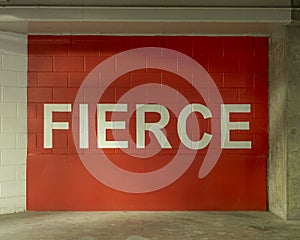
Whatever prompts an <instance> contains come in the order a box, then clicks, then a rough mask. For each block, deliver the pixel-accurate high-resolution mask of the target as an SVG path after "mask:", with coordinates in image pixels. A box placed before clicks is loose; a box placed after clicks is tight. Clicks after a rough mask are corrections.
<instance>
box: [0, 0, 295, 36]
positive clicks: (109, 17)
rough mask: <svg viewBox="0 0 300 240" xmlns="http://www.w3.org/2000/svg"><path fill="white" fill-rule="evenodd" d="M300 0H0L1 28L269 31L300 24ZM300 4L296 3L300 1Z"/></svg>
mask: <svg viewBox="0 0 300 240" xmlns="http://www.w3.org/2000/svg"><path fill="white" fill-rule="evenodd" d="M299 3H300V1H299V0H292V1H291V0H226V1H224V0H185V1H184V0H165V1H162V0H152V1H149V0H126V1H125V0H69V1H66V0H31V1H29V0H8V1H7V0H0V6H1V5H2V7H1V8H0V31H1V30H2V31H13V32H21V33H29V34H30V33H33V34H34V33H51V34H62V33H63V34H68V33H72V34H191V35H192V34H197V35H198V34H209V35H211V34H226V35H228V34H238V35H241V34H244V35H253V34H264V35H266V34H270V33H271V32H272V31H274V30H275V29H276V28H279V27H281V26H285V25H288V24H294V25H299V19H298V17H299V9H298V8H296V7H298V4H299ZM299 5H300V4H299Z"/></svg>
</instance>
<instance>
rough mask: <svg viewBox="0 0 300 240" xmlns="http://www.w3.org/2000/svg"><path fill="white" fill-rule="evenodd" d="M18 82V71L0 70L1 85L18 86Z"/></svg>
mask: <svg viewBox="0 0 300 240" xmlns="http://www.w3.org/2000/svg"><path fill="white" fill-rule="evenodd" d="M16 84H17V72H14V71H0V85H1V86H16Z"/></svg>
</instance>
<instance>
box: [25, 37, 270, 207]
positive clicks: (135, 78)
mask: <svg viewBox="0 0 300 240" xmlns="http://www.w3.org/2000/svg"><path fill="white" fill-rule="evenodd" d="M138 47H163V48H169V49H173V50H176V51H178V52H181V53H184V54H186V55H188V56H189V57H191V58H193V59H194V60H196V61H197V62H198V63H199V64H201V66H202V67H203V68H204V69H205V70H206V71H207V72H208V73H209V74H210V76H211V77H212V79H213V80H214V82H215V84H216V86H217V87H218V89H219V92H220V94H221V96H222V98H223V102H224V103H225V104H250V105H251V112H250V113H234V114H231V121H247V122H249V124H250V129H249V130H238V131H231V135H230V137H231V139H232V140H234V141H251V142H252V148H251V149H222V153H221V155H220V158H219V160H218V162H217V164H216V165H215V167H214V168H213V169H212V171H211V172H210V173H209V174H208V175H207V176H206V177H205V178H202V179H200V178H198V172H199V168H200V167H201V164H202V162H203V159H204V157H205V154H206V153H207V148H205V149H202V150H198V151H197V154H196V156H195V159H194V160H193V163H192V164H191V166H190V167H189V168H188V170H187V171H186V172H185V173H184V174H183V175H182V176H181V177H180V178H179V179H177V180H176V181H174V182H173V183H172V184H170V185H168V186H166V187H164V188H162V189H159V190H156V191H152V192H147V193H126V192H122V191H119V190H115V189H112V188H110V187H108V186H106V185H104V184H103V183H101V182H100V181H98V180H97V179H96V178H95V177H93V176H92V174H91V173H90V172H89V171H88V170H87V169H86V168H85V166H84V165H83V163H82V162H81V161H80V158H79V156H78V153H77V151H76V148H75V144H74V139H73V134H72V112H65V113H54V114H53V121H57V122H69V129H68V130H53V148H47V149H46V148H44V145H43V144H44V140H43V137H44V132H43V131H44V130H43V127H44V125H43V124H44V104H45V103H63V104H67V103H70V104H72V111H73V110H74V106H73V104H74V101H75V97H76V94H77V92H78V89H79V87H80V85H81V83H82V82H83V80H84V79H85V78H86V77H87V75H88V73H89V72H91V71H92V69H93V68H95V67H96V66H97V65H98V64H99V63H101V62H103V61H105V60H106V59H108V58H109V57H111V56H113V55H115V54H117V53H120V52H122V51H126V50H128V49H134V48H138ZM28 48H29V50H28V51H29V52H28V155H27V209H28V210H265V209H266V173H267V170H266V158H267V152H268V132H267V129H268V38H264V37H181V36H174V37H161V36H153V37H148V36H147V37H146V36H141V37H137V36H131V37H125V36H124V37H121V36H29V38H28ZM112 71H113V70H112ZM143 83H158V84H163V85H168V86H170V87H172V88H173V89H175V90H176V91H178V92H180V93H181V94H182V95H183V96H185V97H186V99H187V100H188V102H190V103H201V104H204V105H205V101H204V99H205V98H208V99H209V91H207V94H208V95H207V96H200V94H199V93H198V92H197V91H196V90H195V88H194V87H193V85H192V84H189V83H188V82H187V81H185V80H184V79H183V78H181V77H179V76H178V75H176V74H175V73H170V72H168V71H165V70H159V69H147V70H145V69H140V70H135V71H132V72H129V73H127V74H125V75H123V76H122V77H120V78H118V79H117V80H116V81H115V82H114V83H113V84H111V85H110V87H109V88H108V89H107V90H106V91H105V94H104V95H103V97H102V98H101V99H100V102H109V103H114V102H116V101H117V100H118V99H119V98H120V97H121V96H122V95H123V94H124V93H126V92H127V91H129V90H130V89H132V88H134V87H136V86H139V85H141V84H143ZM99 84H100V85H101V83H99ZM100 85H99V86H92V88H93V87H94V88H95V87H101V86H100ZM149 101H150V100H149ZM152 101H153V99H152V100H151V102H152ZM157 103H159V99H158V100H157ZM150 118H151V117H150ZM154 119H155V117H154ZM156 121H157V120H156ZM197 121H198V124H199V126H200V129H201V131H202V132H204V131H205V132H210V130H211V124H210V121H209V120H205V121H203V119H202V120H201V116H200V117H199V119H198V120H197ZM128 125H129V128H130V134H132V137H133V138H134V135H135V120H134V119H130V121H129V122H128ZM174 128H176V118H175V116H174V115H172V114H171V121H170V123H169V124H168V125H167V127H166V131H170V135H169V136H172V137H171V139H169V140H170V143H171V144H172V145H173V146H178V145H179V139H178V136H177V135H176V131H175V130H174ZM108 135H109V136H108V137H110V138H112V136H110V134H109V133H108ZM147 141H148V140H147ZM80 154H84V150H83V149H82V151H81V153H80ZM104 154H105V155H106V156H107V157H108V158H109V159H110V160H111V161H112V162H113V163H114V164H116V165H117V166H119V167H120V168H123V169H126V170H128V171H132V172H137V173H139V172H148V171H153V170H156V169H159V168H162V167H163V166H165V165H166V164H167V163H169V162H170V161H172V158H173V156H174V154H176V148H175V149H164V150H161V151H160V152H159V153H158V154H157V155H156V156H154V157H152V158H147V160H146V161H145V160H141V159H138V158H135V157H132V156H129V155H128V154H125V153H124V151H122V150H120V149H105V150H104ZM99 156H100V157H101V155H99ZM99 167H101V164H99ZM124 181H126V179H124ZM137 184H140V183H137Z"/></svg>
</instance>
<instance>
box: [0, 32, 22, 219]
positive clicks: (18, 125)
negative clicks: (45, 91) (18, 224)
mask: <svg viewBox="0 0 300 240" xmlns="http://www.w3.org/2000/svg"><path fill="white" fill-rule="evenodd" d="M0 56H1V57H0V214H4V213H13V212H20V211H25V210H26V182H25V181H26V154H27V104H26V101H27V89H26V86H27V36H25V35H20V34H14V33H6V32H0Z"/></svg>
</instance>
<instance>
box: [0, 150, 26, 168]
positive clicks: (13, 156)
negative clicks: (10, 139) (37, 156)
mask: <svg viewBox="0 0 300 240" xmlns="http://www.w3.org/2000/svg"><path fill="white" fill-rule="evenodd" d="M25 163H26V151H25V150H23V149H2V150H1V165H25Z"/></svg>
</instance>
